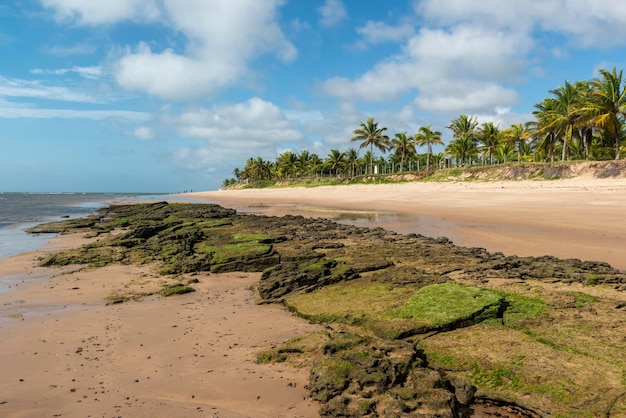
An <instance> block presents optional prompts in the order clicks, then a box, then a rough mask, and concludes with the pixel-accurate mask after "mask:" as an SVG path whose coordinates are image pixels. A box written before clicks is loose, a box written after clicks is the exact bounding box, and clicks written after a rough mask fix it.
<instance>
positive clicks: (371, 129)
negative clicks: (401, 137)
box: [350, 118, 390, 174]
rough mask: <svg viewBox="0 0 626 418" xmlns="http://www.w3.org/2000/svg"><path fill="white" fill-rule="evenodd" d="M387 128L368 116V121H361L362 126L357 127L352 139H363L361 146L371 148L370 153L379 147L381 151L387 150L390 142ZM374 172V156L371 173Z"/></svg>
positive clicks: (371, 161)
mask: <svg viewBox="0 0 626 418" xmlns="http://www.w3.org/2000/svg"><path fill="white" fill-rule="evenodd" d="M386 130H387V128H385V127H383V128H379V127H378V122H374V118H367V121H366V122H361V125H360V128H358V129H355V130H354V132H353V134H354V136H353V137H352V138H351V139H350V140H351V141H361V145H360V146H359V148H365V147H369V148H370V153H371V154H372V155H373V152H374V151H373V148H374V147H376V148H378V149H379V150H380V151H381V152H383V153H384V152H386V151H387V150H388V149H389V146H390V142H389V137H388V136H387V135H385V134H384V132H385V131H386ZM372 172H373V158H372V159H370V174H372Z"/></svg>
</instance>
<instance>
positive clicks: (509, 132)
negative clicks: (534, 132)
mask: <svg viewBox="0 0 626 418" xmlns="http://www.w3.org/2000/svg"><path fill="white" fill-rule="evenodd" d="M528 138H530V132H529V130H528V126H526V125H522V124H521V123H516V124H513V125H511V126H509V127H508V128H506V129H505V130H504V131H502V140H503V141H504V142H506V143H509V144H511V145H513V147H514V148H515V149H516V151H517V162H520V161H521V160H522V153H523V151H524V148H525V145H526V141H527V140H528Z"/></svg>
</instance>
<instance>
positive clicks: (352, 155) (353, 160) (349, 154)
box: [344, 148, 359, 177]
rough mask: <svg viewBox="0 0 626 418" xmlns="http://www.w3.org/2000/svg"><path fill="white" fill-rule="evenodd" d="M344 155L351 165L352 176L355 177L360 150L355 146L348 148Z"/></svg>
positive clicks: (347, 162)
mask: <svg viewBox="0 0 626 418" xmlns="http://www.w3.org/2000/svg"><path fill="white" fill-rule="evenodd" d="M344 155H345V159H346V164H348V165H349V166H350V177H354V173H355V171H356V165H357V163H358V161H359V152H358V151H357V150H356V149H355V148H348V150H347V151H346V152H344Z"/></svg>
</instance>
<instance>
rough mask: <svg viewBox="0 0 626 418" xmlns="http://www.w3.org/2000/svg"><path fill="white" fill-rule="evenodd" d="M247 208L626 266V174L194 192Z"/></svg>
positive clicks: (510, 251)
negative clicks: (317, 217)
mask: <svg viewBox="0 0 626 418" xmlns="http://www.w3.org/2000/svg"><path fill="white" fill-rule="evenodd" d="M189 196H192V197H194V198H198V199H206V200H210V201H213V202H217V203H219V204H221V205H223V206H227V207H233V208H236V209H239V210H242V211H248V212H254V213H262V214H268V215H283V214H287V213H289V214H301V215H305V216H320V217H322V216H323V217H330V218H333V219H337V220H339V221H340V222H347V223H355V224H358V225H363V226H381V227H384V228H386V229H390V230H394V231H396V232H400V233H419V234H422V235H426V236H431V237H440V236H443V237H447V238H449V239H451V240H452V241H453V242H454V243H455V244H458V245H461V246H466V247H481V248H486V249H487V250H488V251H491V252H502V253H504V254H506V255H518V256H542V255H552V256H555V257H559V258H578V259H581V260H587V261H603V262H607V263H609V264H611V265H612V266H614V267H616V268H620V269H626V223H625V222H624V221H623V219H624V210H625V209H626V179H623V178H607V179H597V178H585V177H578V178H573V179H562V180H553V181H552V180H549V181H547V180H543V181H540V180H537V181H530V180H525V181H493V182H476V181H467V182H463V181H457V182H412V183H401V184H382V185H349V186H333V187H316V188H305V187H297V188H271V189H242V190H220V191H215V192H198V193H192V194H189Z"/></svg>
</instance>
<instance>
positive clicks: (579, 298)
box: [566, 292, 598, 308]
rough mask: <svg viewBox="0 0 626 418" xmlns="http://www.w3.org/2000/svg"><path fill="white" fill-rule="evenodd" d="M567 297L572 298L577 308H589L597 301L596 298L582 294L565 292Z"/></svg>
mask: <svg viewBox="0 0 626 418" xmlns="http://www.w3.org/2000/svg"><path fill="white" fill-rule="evenodd" d="M566 294H567V295H569V296H573V297H574V303H575V304H576V307H577V308H584V307H586V306H590V305H592V304H594V303H596V302H597V301H598V299H597V298H595V297H594V296H591V295H589V294H587V293H583V292H566Z"/></svg>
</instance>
